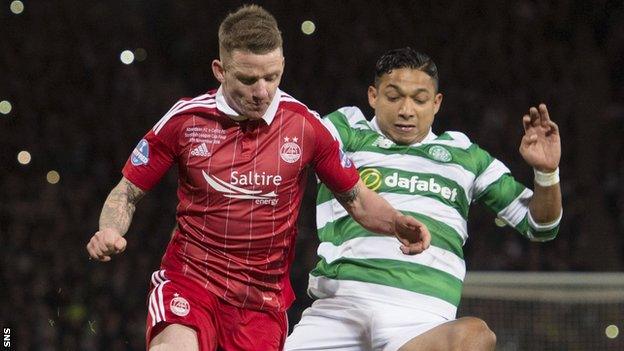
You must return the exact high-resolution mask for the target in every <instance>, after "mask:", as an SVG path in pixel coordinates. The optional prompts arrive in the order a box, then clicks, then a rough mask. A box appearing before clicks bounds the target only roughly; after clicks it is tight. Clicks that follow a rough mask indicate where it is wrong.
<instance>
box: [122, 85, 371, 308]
mask: <svg viewBox="0 0 624 351" xmlns="http://www.w3.org/2000/svg"><path fill="white" fill-rule="evenodd" d="M237 119H238V120H240V117H238V116H236V112H235V111H234V110H232V109H231V108H230V107H229V106H228V105H227V103H226V102H225V99H224V96H223V95H222V93H221V89H219V90H218V91H211V92H209V93H208V94H205V95H201V96H198V97H196V98H194V99H190V100H181V101H179V102H178V103H176V104H175V105H174V106H173V107H172V108H171V110H170V111H169V112H168V113H167V114H166V115H165V116H164V117H163V118H162V119H161V120H160V121H159V122H158V123H156V125H155V126H154V128H153V129H152V130H150V131H149V132H148V133H147V134H146V135H145V137H144V138H143V139H142V140H141V141H140V142H139V144H138V145H137V147H136V149H135V150H134V151H133V152H132V154H131V156H130V158H129V159H128V161H127V162H126V165H125V167H124V169H123V175H124V176H125V177H126V178H127V179H128V180H130V181H131V182H132V183H133V184H135V185H136V186H138V187H139V188H141V189H143V190H146V191H147V190H149V189H151V188H152V187H153V186H154V185H155V184H156V183H157V182H158V181H159V180H160V179H161V177H162V176H163V175H164V174H165V172H166V171H167V170H168V169H169V167H170V166H171V165H173V164H174V163H177V165H178V171H179V182H178V192H177V194H178V199H179V204H178V207H177V222H178V231H177V232H176V233H175V234H174V236H173V238H172V239H171V242H170V243H169V245H168V247H167V251H166V253H165V255H164V257H163V260H162V264H161V268H162V269H165V270H166V271H169V272H176V273H180V274H183V275H184V276H186V277H188V278H189V279H192V280H193V281H195V282H196V283H198V284H200V285H201V286H203V287H205V289H207V290H208V291H210V292H212V293H214V294H216V295H217V296H219V297H221V298H222V299H224V300H226V301H227V302H229V303H231V304H233V305H236V306H240V307H244V308H251V309H260V310H285V309H286V308H288V307H289V306H290V304H291V303H292V301H293V300H294V294H293V292H292V288H291V286H290V279H289V273H290V265H291V262H292V259H293V256H294V247H293V246H294V241H295V236H296V222H297V215H298V213H299V207H300V203H301V197H302V196H303V192H304V188H305V183H306V179H307V178H306V174H307V169H308V166H311V167H312V168H313V169H314V171H315V172H316V174H317V175H318V177H319V178H320V179H321V181H323V182H324V183H325V184H327V185H328V186H329V187H330V188H331V189H332V190H333V191H335V192H344V191H347V190H349V189H351V188H352V187H353V186H354V185H355V184H356V182H357V181H358V179H359V177H358V174H357V171H356V169H355V168H354V166H353V165H352V164H351V162H350V160H349V159H347V158H346V157H345V156H344V154H343V153H342V152H341V151H340V150H339V147H338V143H337V142H336V141H335V140H334V139H333V138H332V136H331V134H330V133H329V132H328V131H327V130H326V129H325V127H324V126H323V125H322V123H321V122H320V120H319V119H318V117H317V115H315V114H314V113H312V112H311V111H310V110H308V108H307V107H306V106H305V105H303V104H301V103H300V102H298V101H297V100H295V99H294V98H292V97H291V96H289V95H287V94H285V93H284V92H282V91H280V90H278V91H277V92H276V95H275V97H274V99H273V101H272V103H271V105H270V106H269V108H268V110H267V113H266V114H265V115H264V117H263V119H261V120H257V121H237Z"/></svg>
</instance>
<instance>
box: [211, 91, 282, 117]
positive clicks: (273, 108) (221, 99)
mask: <svg viewBox="0 0 624 351" xmlns="http://www.w3.org/2000/svg"><path fill="white" fill-rule="evenodd" d="M281 95H282V91H281V90H279V88H278V89H277V90H276V91H275V96H273V100H272V101H271V104H270V105H269V108H268V109H267V110H266V112H265V113H264V115H263V116H262V119H263V120H264V121H265V122H266V124H267V125H271V122H273V119H274V118H275V114H276V113H277V107H278V106H279V102H280V96H281ZM215 100H216V101H217V110H219V111H221V112H223V113H225V114H226V115H228V117H230V118H231V119H233V120H235V121H244V120H246V119H247V117H244V116H241V115H240V114H239V113H238V112H236V111H235V110H234V109H233V108H232V107H230V105H228V103H227V101H226V100H225V96H224V95H223V86H222V85H221V86H219V89H218V90H217V95H216V96H215Z"/></svg>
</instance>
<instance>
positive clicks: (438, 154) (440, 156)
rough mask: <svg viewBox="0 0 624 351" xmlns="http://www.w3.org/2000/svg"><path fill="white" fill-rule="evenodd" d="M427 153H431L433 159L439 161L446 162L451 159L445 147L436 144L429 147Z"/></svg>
mask: <svg viewBox="0 0 624 351" xmlns="http://www.w3.org/2000/svg"><path fill="white" fill-rule="evenodd" d="M429 155H431V157H433V159H434V160H436V161H440V162H448V161H450V160H451V159H452V156H451V153H450V152H449V151H448V150H447V149H445V148H443V147H442V146H438V145H435V146H433V147H432V148H431V149H429Z"/></svg>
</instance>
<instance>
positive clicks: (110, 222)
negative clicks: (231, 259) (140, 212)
mask: <svg viewBox="0 0 624 351" xmlns="http://www.w3.org/2000/svg"><path fill="white" fill-rule="evenodd" d="M144 195H145V192H144V191H143V190H141V189H139V188H138V187H137V186H136V185H134V184H132V183H131V182H130V181H129V180H128V179H126V178H125V177H123V178H121V181H120V182H119V184H117V186H115V188H113V190H112V191H111V192H110V194H108V197H107V198H106V201H105V202H104V207H103V208H102V213H101V214H100V230H104V229H107V228H108V229H114V230H115V231H117V232H118V233H119V234H120V235H122V236H123V235H125V234H126V232H127V231H128V228H130V223H131V222H132V216H133V215H134V211H135V210H136V204H137V203H138V202H139V200H141V198H143V196H144Z"/></svg>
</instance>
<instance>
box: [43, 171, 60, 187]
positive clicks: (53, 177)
mask: <svg viewBox="0 0 624 351" xmlns="http://www.w3.org/2000/svg"><path fill="white" fill-rule="evenodd" d="M46 180H47V181H48V183H50V184H56V183H58V182H59V181H60V180H61V175H60V174H59V172H57V171H55V170H51V171H49V172H48V174H46Z"/></svg>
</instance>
